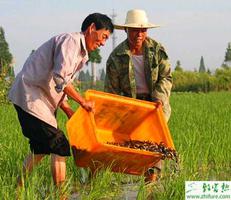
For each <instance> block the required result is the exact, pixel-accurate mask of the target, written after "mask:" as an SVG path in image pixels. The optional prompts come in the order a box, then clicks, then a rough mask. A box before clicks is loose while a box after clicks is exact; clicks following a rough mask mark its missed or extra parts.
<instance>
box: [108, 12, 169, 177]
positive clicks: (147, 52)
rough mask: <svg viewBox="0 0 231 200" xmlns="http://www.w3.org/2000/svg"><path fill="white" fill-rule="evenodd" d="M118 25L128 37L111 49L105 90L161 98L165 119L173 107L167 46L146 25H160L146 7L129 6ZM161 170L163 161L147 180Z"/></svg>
mask: <svg viewBox="0 0 231 200" xmlns="http://www.w3.org/2000/svg"><path fill="white" fill-rule="evenodd" d="M114 27H115V29H119V30H125V32H126V33H127V39H126V40H125V41H123V42H122V43H120V44H119V45H118V46H117V47H116V48H115V49H114V50H113V51H112V53H111V55H110V56H109V58H108V60H107V64H106V79H105V91H106V92H109V93H114V94H118V95H123V96H128V97H132V98H137V99H142V100H146V101H153V102H158V103H160V104H161V105H162V106H163V111H164V114H165V118H166V121H168V120H169V117H170V114H171V108H170V104H169V96H170V91H171V88H172V75H171V69H170V63H169V60H168V55H167V53H166V51H165V49H164V47H163V46H162V45H161V44H160V43H158V42H157V41H155V40H153V39H151V38H150V37H148V36H147V29H149V28H157V27H159V25H155V24H152V23H150V22H149V21H148V18H147V15H146V13H145V11H143V10H138V9H134V10H130V11H128V12H127V17H126V21H125V24H124V25H116V24H114ZM155 169H156V170H157V172H158V173H159V172H160V170H161V162H159V163H157V165H156V166H155V167H154V168H153V169H152V170H150V172H146V173H145V180H146V181H153V180H155V179H156V177H157V173H154V171H155Z"/></svg>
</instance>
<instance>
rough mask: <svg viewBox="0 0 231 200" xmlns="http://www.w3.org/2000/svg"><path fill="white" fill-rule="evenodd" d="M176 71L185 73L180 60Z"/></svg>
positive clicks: (177, 62)
mask: <svg viewBox="0 0 231 200" xmlns="http://www.w3.org/2000/svg"><path fill="white" fill-rule="evenodd" d="M175 71H179V72H183V68H182V67H181V64H180V61H179V60H177V61H176V67H175Z"/></svg>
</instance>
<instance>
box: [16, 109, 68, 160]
mask: <svg viewBox="0 0 231 200" xmlns="http://www.w3.org/2000/svg"><path fill="white" fill-rule="evenodd" d="M14 107H15V109H16V111H17V113H18V119H19V122H20V125H21V127H22V132H23V135H24V136H25V137H27V138H28V139H29V143H30V149H31V151H32V152H33V153H34V154H51V153H53V154H58V155H60V156H70V145H69V142H68V140H67V138H66V136H65V135H64V133H63V132H62V131H61V130H59V129H57V128H55V127H53V126H51V125H49V124H47V123H46V122H44V121H42V120H40V119H38V118H36V117H35V116H33V115H31V114H29V113H27V112H25V111H24V110H23V109H21V108H20V107H19V106H17V105H14Z"/></svg>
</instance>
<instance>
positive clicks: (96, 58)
mask: <svg viewBox="0 0 231 200" xmlns="http://www.w3.org/2000/svg"><path fill="white" fill-rule="evenodd" d="M101 60H102V57H101V55H100V50H99V49H96V50H94V51H92V52H91V53H90V54H89V62H91V72H92V73H91V74H92V85H93V86H96V65H95V64H96V63H101Z"/></svg>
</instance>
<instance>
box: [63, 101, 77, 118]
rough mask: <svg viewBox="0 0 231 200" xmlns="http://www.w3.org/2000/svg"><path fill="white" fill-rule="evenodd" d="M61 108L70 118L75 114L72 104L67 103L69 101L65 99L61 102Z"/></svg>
mask: <svg viewBox="0 0 231 200" xmlns="http://www.w3.org/2000/svg"><path fill="white" fill-rule="evenodd" d="M60 108H61V109H62V110H63V111H64V112H65V113H66V115H67V117H68V118H71V116H72V115H73V114H74V111H73V110H72V109H71V107H70V105H69V104H68V103H67V101H63V102H62V103H61V104H60Z"/></svg>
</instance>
